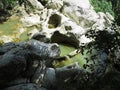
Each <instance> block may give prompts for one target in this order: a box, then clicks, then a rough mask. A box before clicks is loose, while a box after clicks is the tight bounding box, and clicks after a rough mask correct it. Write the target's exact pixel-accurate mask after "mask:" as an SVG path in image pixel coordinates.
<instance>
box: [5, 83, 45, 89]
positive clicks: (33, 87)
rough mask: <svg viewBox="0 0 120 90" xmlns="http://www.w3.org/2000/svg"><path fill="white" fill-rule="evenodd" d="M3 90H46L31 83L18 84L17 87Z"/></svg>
mask: <svg viewBox="0 0 120 90" xmlns="http://www.w3.org/2000/svg"><path fill="white" fill-rule="evenodd" d="M4 90H46V89H45V88H42V87H39V86H37V85H35V84H32V83H27V84H19V85H15V86H11V87H8V88H6V89H4Z"/></svg>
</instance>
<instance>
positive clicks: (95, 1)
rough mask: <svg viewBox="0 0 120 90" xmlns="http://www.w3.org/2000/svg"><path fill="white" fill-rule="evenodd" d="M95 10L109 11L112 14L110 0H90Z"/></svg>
mask: <svg viewBox="0 0 120 90" xmlns="http://www.w3.org/2000/svg"><path fill="white" fill-rule="evenodd" d="M90 2H91V4H92V5H93V7H94V9H95V11H96V12H104V13H106V12H109V13H110V14H112V15H113V16H114V12H113V10H112V4H111V2H110V1H106V0H90Z"/></svg>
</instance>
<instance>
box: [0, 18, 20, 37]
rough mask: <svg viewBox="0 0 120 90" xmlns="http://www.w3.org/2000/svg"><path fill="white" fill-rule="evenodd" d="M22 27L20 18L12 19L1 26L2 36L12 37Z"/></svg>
mask: <svg viewBox="0 0 120 90" xmlns="http://www.w3.org/2000/svg"><path fill="white" fill-rule="evenodd" d="M19 27H20V22H19V17H12V18H10V19H9V20H8V21H6V22H4V23H2V24H0V32H1V33H0V35H11V34H13V33H14V32H15V31H16V30H17V28H19Z"/></svg>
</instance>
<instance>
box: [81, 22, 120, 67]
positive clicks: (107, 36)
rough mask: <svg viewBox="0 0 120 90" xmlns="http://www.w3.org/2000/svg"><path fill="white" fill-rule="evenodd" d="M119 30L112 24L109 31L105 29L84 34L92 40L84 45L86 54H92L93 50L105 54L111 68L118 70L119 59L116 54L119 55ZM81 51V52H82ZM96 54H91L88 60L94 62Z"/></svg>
mask: <svg viewBox="0 0 120 90" xmlns="http://www.w3.org/2000/svg"><path fill="white" fill-rule="evenodd" d="M118 30H119V28H117V26H116V24H113V25H112V26H111V27H110V28H109V29H108V28H106V29H105V30H103V31H96V30H90V31H88V33H87V34H86V36H87V37H88V38H92V39H94V41H92V42H91V43H89V44H88V45H86V46H85V47H84V49H86V48H87V50H88V52H87V53H92V52H93V50H94V49H96V50H97V52H101V51H102V52H105V53H106V55H107V59H108V62H109V63H110V64H112V65H113V66H115V65H117V66H119V67H117V69H120V65H118V64H120V63H118V62H120V57H118V56H117V55H119V54H117V53H120V33H119V32H118ZM84 49H83V51H84ZM96 56H97V54H93V55H92V56H91V58H90V59H87V61H88V62H89V61H90V60H95V58H96Z"/></svg>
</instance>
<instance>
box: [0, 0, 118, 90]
mask: <svg viewBox="0 0 120 90" xmlns="http://www.w3.org/2000/svg"><path fill="white" fill-rule="evenodd" d="M2 1H3V0H2ZM2 1H0V2H2ZM19 4H20V5H18V6H16V7H15V8H14V10H15V11H13V12H16V14H15V15H19V16H21V18H20V22H21V24H22V26H21V28H22V29H23V30H22V31H24V30H25V29H26V28H28V29H30V28H31V27H34V28H33V29H32V30H31V31H29V33H28V35H29V39H30V40H28V41H24V42H19V43H12V42H11V43H5V44H3V45H1V46H0V89H1V90H93V88H94V87H92V86H94V85H95V86H99V87H100V85H98V80H99V79H100V77H104V78H106V76H103V74H104V73H107V72H105V70H106V67H107V65H106V59H107V55H106V53H105V52H103V51H100V52H99V51H97V50H96V51H94V53H95V55H93V56H95V60H96V61H95V62H94V59H92V61H90V62H88V61H87V59H88V58H86V63H87V62H88V63H89V64H88V65H87V64H85V65H84V68H81V67H80V66H79V65H78V63H77V62H76V63H73V64H71V65H68V66H64V67H61V68H54V67H53V65H52V63H53V61H54V60H56V59H58V58H62V57H60V48H59V45H58V44H59V43H60V44H61V43H63V44H68V45H71V46H73V47H75V48H77V49H78V48H79V47H81V46H85V45H86V44H88V43H90V42H91V41H93V40H92V39H90V38H88V37H86V35H85V34H86V33H87V31H89V30H90V29H91V28H92V29H96V30H104V28H106V27H109V26H110V25H111V23H112V20H114V18H113V17H112V16H111V15H110V14H109V13H102V12H98V13H96V12H95V11H94V9H93V7H92V6H91V4H90V2H89V0H19ZM0 5H1V6H2V3H0ZM0 12H2V11H1V10H0ZM5 13H6V12H5ZM3 15H4V14H3ZM22 31H21V32H22ZM4 41H5V42H10V41H11V40H9V41H8V38H7V40H4ZM51 43H52V44H51ZM56 43H58V44H56ZM81 52H82V51H81ZM75 53H77V51H75ZM87 53H91V52H87ZM116 53H117V52H116ZM118 55H119V53H118ZM68 56H70V55H68ZM91 58H93V57H92V56H91V54H90V59H91ZM117 58H119V57H117ZM87 66H88V68H86V67H87ZM91 67H92V68H91ZM90 70H91V71H90ZM100 82H101V83H102V81H101V80H100ZM89 87H90V88H89ZM88 88H89V89H88ZM103 89H104V88H103ZM96 90H97V89H96Z"/></svg>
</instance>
